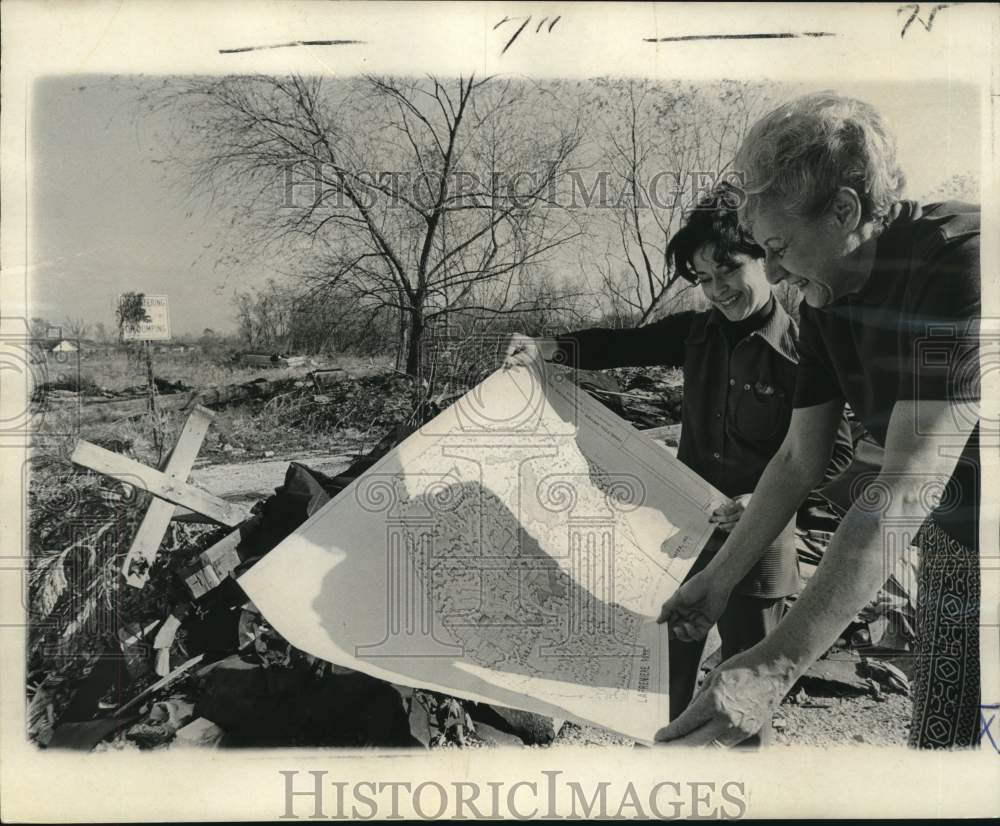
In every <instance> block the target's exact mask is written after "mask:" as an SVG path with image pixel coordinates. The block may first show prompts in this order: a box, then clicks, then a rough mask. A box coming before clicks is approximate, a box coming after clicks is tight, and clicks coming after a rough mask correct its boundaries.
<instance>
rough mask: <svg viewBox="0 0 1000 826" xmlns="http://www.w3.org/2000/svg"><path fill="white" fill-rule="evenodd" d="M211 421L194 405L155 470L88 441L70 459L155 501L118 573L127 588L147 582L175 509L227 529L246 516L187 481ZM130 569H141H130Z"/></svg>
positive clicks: (210, 416) (205, 411) (206, 411)
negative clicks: (140, 563)
mask: <svg viewBox="0 0 1000 826" xmlns="http://www.w3.org/2000/svg"><path fill="white" fill-rule="evenodd" d="M214 417H215V414H214V413H213V412H212V411H211V410H209V409H207V408H205V407H201V406H200V405H199V406H198V407H195V408H194V410H193V411H192V412H191V415H190V416H188V419H187V421H186V422H185V423H184V429H183V430H182V431H181V435H180V438H179V439H178V440H177V444H176V445H175V446H174V449H173V450H172V451H171V452H170V455H169V456H168V457H167V459H166V462H165V465H164V466H163V467H161V469H160V470H157V469H155V468H151V467H149V466H148V465H144V464H142V463H141V462H136V461H135V460H134V459H129V458H127V457H125V456H122V455H120V454H118V453H113V452H112V451H110V450H105V449H104V448H103V447H100V446H98V445H95V444H92V443H91V442H85V441H82V440H81V441H79V442H77V444H76V448H75V449H74V450H73V455H72V457H71V459H72V461H74V462H75V463H76V464H78V465H82V466H83V467H85V468H89V469H90V470H96V471H97V472H98V473H103V474H104V475H106V476H113V477H114V478H116V479H119V480H121V481H124V482H127V483H129V484H132V485H135V484H138V486H140V487H143V488H145V489H146V490H147V491H149V492H150V493H151V494H152V495H153V497H154V499H153V501H152V502H151V503H150V505H149V508H148V510H147V511H146V515H145V516H144V517H143V519H142V523H141V524H140V525H139V530H138V531H137V532H136V535H135V538H134V539H133V540H132V546H131V547H130V548H129V551H128V554H127V555H126V557H125V563H124V565H123V566H122V575H123V576H124V577H125V581H126V582H128V584H129V585H132V586H134V587H136V588H142V587H143V586H144V585H145V584H146V581H147V580H148V579H149V571H150V569H151V568H152V565H153V562H154V560H155V559H156V553H157V551H158V550H159V548H160V544H161V543H162V542H163V536H164V534H166V532H167V528H168V527H169V526H170V520H171V519H172V518H173V516H174V511H175V509H176V506H177V505H181V506H182V507H185V508H188V509H189V510H192V511H195V512H196V513H200V514H202V515H203V516H206V517H208V518H209V519H211V520H212V521H213V522H218V523H220V524H222V525H227V526H229V527H231V528H232V527H236V526H237V525H239V524H240V523H241V522H243V521H244V520H245V519H246V518H247V516H249V513H248V511H247V510H246V509H245V508H243V507H241V506H240V505H236V504H233V503H232V502H227V501H226V500H224V499H220V498H219V497H218V496H213V495H212V494H211V493H208V492H207V491H204V490H202V489H201V488H198V487H195V486H194V485H192V484H190V483H189V482H188V481H187V479H188V474H190V473H191V468H192V467H193V466H194V460H195V458H196V457H197V456H198V451H199V450H200V449H201V444H202V442H203V441H204V439H205V434H206V433H207V432H208V426H209V425H210V424H211V423H212V419H213V418H214ZM137 560H143V561H144V562H146V565H145V566H133V564H132V563H133V561H137ZM134 567H136V568H141V569H142V570H141V571H140V570H133V568H134Z"/></svg>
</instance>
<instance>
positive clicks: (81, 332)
mask: <svg viewBox="0 0 1000 826" xmlns="http://www.w3.org/2000/svg"><path fill="white" fill-rule="evenodd" d="M62 328H63V333H64V334H65V335H66V336H68V337H69V338H75V339H81V338H86V337H87V333H89V332H90V323H89V322H87V321H85V320H84V319H82V318H71V317H70V316H66V318H65V319H64V320H63V323H62Z"/></svg>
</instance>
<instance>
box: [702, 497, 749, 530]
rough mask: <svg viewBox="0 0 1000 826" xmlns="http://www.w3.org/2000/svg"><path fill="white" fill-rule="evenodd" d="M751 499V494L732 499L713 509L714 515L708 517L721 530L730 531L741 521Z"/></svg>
mask: <svg viewBox="0 0 1000 826" xmlns="http://www.w3.org/2000/svg"><path fill="white" fill-rule="evenodd" d="M749 501H750V494H746V495H745V496H737V497H736V498H735V499H730V500H729V501H728V502H726V503H725V504H724V505H719V507H717V508H716V509H715V510H714V511H712V515H711V516H709V517H708V521H709V522H711V523H712V524H713V525H715V527H717V528H718V529H719V530H722V531H725V532H726V533H729V532H730V531H731V530H732V529H733V528H735V527H736V523H737V522H739V521H740V517H741V516H742V515H743V511H744V510H745V508H746V503H747V502H749Z"/></svg>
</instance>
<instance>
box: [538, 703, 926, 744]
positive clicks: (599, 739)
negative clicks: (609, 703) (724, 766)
mask: <svg viewBox="0 0 1000 826" xmlns="http://www.w3.org/2000/svg"><path fill="white" fill-rule="evenodd" d="M910 709H911V704H910V699H909V697H904V696H902V695H899V694H887V695H885V696H884V699H882V700H875V699H873V698H872V697H870V696H866V695H861V696H848V697H810V698H809V700H808V704H806V705H797V704H795V703H793V702H791V701H790V700H786V701H785V702H784V703H783V704H782V706H781V709H780V712H779V714H778V715H777V719H778V721H779V722H778V723H777V725H776V728H779V727H780V728H779V730H778V732H777V737H776V741H775V746H802V745H804V746H843V745H849V744H851V743H865V744H868V745H877V746H905V745H906V740H907V736H908V735H909V731H910ZM782 724H783V725H782ZM631 743H633V741H632V740H630V739H629V738H627V737H622V736H621V735H619V734H614V733H613V732H610V731H606V730H605V729H601V728H597V727H594V726H579V725H576V724H575V723H570V722H567V723H565V724H564V725H563V727H562V729H561V730H560V732H559V736H558V737H556V739H555V742H554V745H574V746H621V745H629V744H631Z"/></svg>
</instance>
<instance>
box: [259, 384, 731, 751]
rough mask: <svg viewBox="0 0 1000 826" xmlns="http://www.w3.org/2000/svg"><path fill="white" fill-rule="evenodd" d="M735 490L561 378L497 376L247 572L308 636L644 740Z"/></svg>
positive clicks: (284, 628)
mask: <svg viewBox="0 0 1000 826" xmlns="http://www.w3.org/2000/svg"><path fill="white" fill-rule="evenodd" d="M723 500H724V497H723V496H722V494H720V493H719V492H718V491H717V490H715V489H714V488H713V487H712V486H711V485H709V484H708V483H707V482H705V481H703V480H702V479H700V478H699V477H698V476H696V475H695V474H694V473H693V472H692V471H691V470H689V469H688V468H687V467H685V466H684V465H682V464H681V463H680V462H678V461H677V460H676V459H675V458H673V457H672V456H671V455H670V454H669V453H668V452H667V451H665V450H663V449H661V448H660V447H659V446H657V445H655V444H654V443H653V442H652V441H651V440H648V439H647V438H646V437H644V436H643V435H642V434H641V433H639V432H638V431H637V430H635V429H634V428H632V427H631V426H630V425H629V424H628V423H627V422H625V421H623V420H622V419H619V418H618V417H617V416H615V415H614V414H613V413H612V412H611V411H609V410H608V409H607V408H605V407H603V406H602V405H600V404H598V403H597V402H596V401H594V400H593V399H591V398H590V397H589V396H587V394H586V393H584V392H582V391H578V390H577V389H576V388H575V387H574V386H573V384H572V382H571V381H569V379H568V378H567V377H566V376H560V375H555V376H539V375H536V374H535V373H534V372H533V371H532V370H530V369H529V368H526V367H521V368H516V369H513V370H508V371H503V370H501V371H498V372H496V373H494V374H493V375H492V376H491V377H490V378H488V379H487V380H486V381H485V382H483V383H482V384H480V385H479V386H478V387H477V388H475V389H474V390H473V391H472V392H470V393H469V394H468V395H466V396H465V397H464V398H462V399H461V400H460V401H458V402H457V403H455V404H454V405H452V406H451V407H450V408H448V409H447V410H445V411H444V412H443V413H441V415H439V416H438V417H437V418H436V419H434V420H433V421H432V422H429V423H428V424H426V425H425V426H424V427H423V428H421V429H420V430H419V431H418V432H417V433H414V434H413V435H412V436H410V437H409V438H408V439H406V441H404V442H403V443H402V444H400V445H399V446H398V447H396V448H395V449H394V450H393V451H391V452H390V453H389V454H387V455H386V456H385V457H383V458H382V459H381V460H380V461H379V462H378V463H377V464H375V465H374V466H373V467H372V468H371V469H370V470H368V471H367V472H366V473H365V474H364V475H362V476H361V477H360V478H359V479H358V480H357V481H355V482H354V483H353V484H352V485H351V486H350V487H349V488H348V489H347V490H345V491H344V492H343V493H341V494H340V495H339V496H337V497H336V498H335V499H333V500H332V501H331V502H329V503H328V504H327V505H326V506H324V507H323V508H321V509H320V510H319V511H317V512H316V513H315V514H314V515H313V516H312V518H311V519H309V520H308V521H307V522H305V524H303V525H302V526H301V527H299V528H298V529H297V530H296V531H295V532H294V533H293V534H292V535H291V536H289V537H288V538H287V539H285V541H284V542H282V543H281V544H280V545H279V546H278V547H277V548H275V549H274V550H273V551H271V553H269V554H268V555H267V556H266V557H264V559H262V560H261V561H260V562H258V563H257V564H256V565H255V566H254V567H253V568H251V569H250V570H249V571H248V572H247V573H246V574H244V575H243V576H242V577H240V580H239V582H240V586H241V587H242V588H243V590H244V591H246V593H247V595H248V596H249V597H250V598H251V599H252V600H253V603H254V605H256V606H257V607H258V608H259V609H260V610H261V612H262V613H263V614H264V616H265V617H267V619H268V621H269V622H270V623H271V624H272V626H273V627H274V628H276V629H277V630H278V631H279V633H280V634H281V635H282V636H283V637H284V638H285V639H287V640H288V641H289V642H291V643H292V644H293V645H295V646H296V647H298V648H300V649H302V650H303V651H307V652H309V653H310V654H313V655H314V656H317V657H321V658H322V659H325V660H328V661H330V662H333V663H338V664H341V665H346V666H348V667H350V668H354V669H357V670H359V671H364V672H366V673H368V674H371V675H373V676H375V677H379V678H382V679H385V680H390V681H393V682H399V683H403V684H404V685H410V686H416V687H421V688H427V689H430V690H433V691H441V692H444V693H445V694H451V695H453V696H456V697H465V698H468V699H471V700H476V701H480V702H489V703H497V704H500V705H504V706H511V707H514V708H522V709H527V710H529V711H536V712H539V713H541V714H546V715H548V716H550V717H558V718H561V719H566V718H569V719H574V720H577V721H580V722H584V723H592V724H596V725H600V726H604V727H606V728H609V729H612V730H614V731H618V732H620V733H622V734H625V735H627V736H629V737H633V738H635V739H636V740H639V741H642V742H647V743H649V742H652V739H653V734H654V733H655V732H656V730H657V729H659V728H660V727H661V726H663V725H665V724H666V722H667V720H668V718H669V696H668V679H667V678H668V673H667V647H666V646H667V638H666V627H665V626H662V625H657V624H656V622H655V620H656V617H657V614H658V613H659V610H660V605H661V603H662V602H663V600H664V599H666V598H667V597H668V596H670V595H671V594H672V593H673V592H674V590H675V589H676V588H677V586H678V584H679V583H680V582H681V580H683V579H684V576H685V575H686V574H687V572H688V569H689V568H690V567H691V565H692V563H693V562H694V560H695V558H696V557H697V556H698V552H699V551H700V550H701V548H702V546H703V544H704V543H705V541H706V540H707V539H708V537H709V535H710V534H711V533H712V526H711V525H710V524H709V521H708V516H709V514H710V513H711V512H712V510H713V509H714V507H715V506H716V505H717V504H718V503H719V502H721V501H723Z"/></svg>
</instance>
